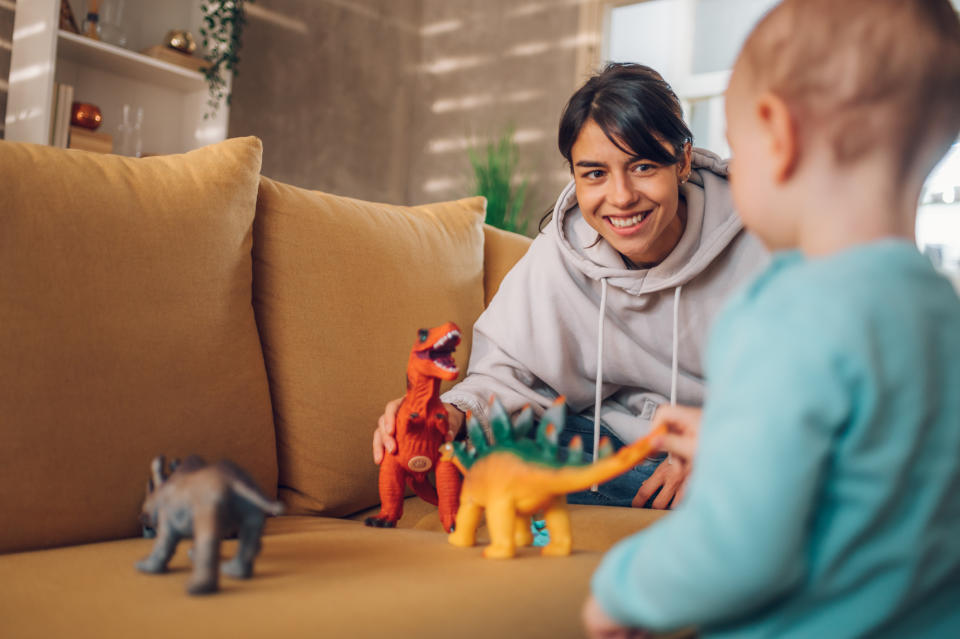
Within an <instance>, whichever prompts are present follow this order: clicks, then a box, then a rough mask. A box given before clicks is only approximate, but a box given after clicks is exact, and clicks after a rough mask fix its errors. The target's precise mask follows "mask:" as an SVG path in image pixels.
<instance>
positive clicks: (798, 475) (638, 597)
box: [592, 316, 850, 630]
mask: <svg viewBox="0 0 960 639" xmlns="http://www.w3.org/2000/svg"><path fill="white" fill-rule="evenodd" d="M736 319H737V321H731V322H727V323H726V324H725V325H724V328H725V329H727V330H726V331H725V332H723V333H722V334H721V333H720V331H717V332H715V334H714V336H713V338H714V340H715V341H717V342H718V346H717V347H716V348H713V349H712V350H711V352H710V358H709V359H708V362H707V364H708V371H707V372H708V378H709V379H711V380H715V381H714V383H712V384H711V386H710V390H709V396H708V400H707V404H706V406H705V409H704V413H703V429H702V432H701V434H700V445H699V452H697V453H696V457H697V463H696V467H695V468H694V470H693V473H692V475H691V478H690V483H689V487H688V491H687V496H686V499H685V500H684V502H683V503H682V504H681V505H680V506H679V508H678V509H677V510H676V512H675V513H674V514H672V515H671V516H669V517H666V518H664V519H663V520H661V521H660V522H658V523H657V524H655V525H654V526H652V527H651V528H649V529H648V530H645V531H643V532H641V533H638V534H637V535H635V536H633V537H631V538H629V539H627V540H625V541H623V542H621V543H620V544H618V545H617V546H615V547H614V548H613V549H612V550H611V551H610V552H609V553H608V554H607V556H606V557H605V558H604V560H603V562H602V563H601V565H600V567H599V568H598V570H597V573H596V574H595V575H594V578H593V582H592V586H593V594H594V596H595V597H596V598H597V600H598V602H599V604H600V605H601V606H602V608H603V610H604V611H606V612H607V613H608V614H609V615H610V616H611V617H612V618H613V619H614V620H615V621H616V622H617V623H620V624H622V625H624V626H628V627H643V628H650V629H652V630H670V629H675V628H679V627H684V626H690V625H697V626H699V625H708V626H709V625H711V624H717V623H721V622H729V621H730V620H732V619H742V618H744V617H745V616H749V614H750V613H752V612H755V611H758V610H760V609H762V608H763V607H764V606H765V605H767V604H769V603H770V602H772V601H774V600H775V599H777V598H778V597H781V596H783V595H785V594H786V593H788V592H789V591H790V590H791V589H792V588H794V587H795V586H796V585H797V584H799V583H800V582H801V580H802V579H803V577H804V575H805V571H806V557H805V552H806V545H807V543H808V540H807V535H808V531H809V530H810V529H811V522H812V520H813V518H814V517H815V514H816V513H815V503H816V499H817V496H818V490H819V488H820V486H821V479H822V476H823V473H824V468H825V466H826V463H827V460H828V456H829V452H830V447H831V444H832V441H833V436H834V431H835V429H836V428H838V427H839V425H841V424H843V423H844V421H845V420H846V419H847V416H848V415H849V412H850V409H849V403H850V399H849V397H850V392H849V387H848V386H847V383H846V381H845V380H844V379H842V377H841V375H840V373H839V372H838V371H837V370H836V361H837V357H836V353H837V350H836V348H834V347H832V346H829V345H828V344H829V343H830V340H829V339H827V338H824V339H823V340H821V339H820V337H819V336H811V335H810V333H809V331H807V335H806V337H812V338H813V339H807V340H801V339H797V335H798V334H802V333H803V332H804V331H802V330H800V331H798V329H797V328H796V327H793V326H790V325H789V324H790V323H789V322H788V321H786V319H782V318H781V319H780V321H777V322H771V321H769V318H762V317H761V318H758V319H757V321H749V320H750V319H751V318H749V317H742V316H738V317H737V318H736ZM687 439H688V440H689V438H687ZM689 443H690V442H689V441H684V442H682V443H680V445H677V446H674V448H676V449H677V451H678V454H680V453H684V454H689V452H690V447H689V446H688V445H686V444H689Z"/></svg>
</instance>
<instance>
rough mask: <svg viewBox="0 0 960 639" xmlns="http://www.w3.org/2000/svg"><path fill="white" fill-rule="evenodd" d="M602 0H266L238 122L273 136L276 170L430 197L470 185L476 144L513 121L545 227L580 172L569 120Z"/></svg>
mask: <svg viewBox="0 0 960 639" xmlns="http://www.w3.org/2000/svg"><path fill="white" fill-rule="evenodd" d="M595 4H596V0H548V1H533V0H528V1H523V0H520V1H517V0H512V1H511V0H258V1H257V2H256V4H250V5H248V14H249V15H248V25H247V29H246V31H245V33H244V43H243V51H242V53H241V62H240V66H239V72H240V73H239V75H238V76H237V77H236V78H235V81H234V94H233V100H232V110H231V115H230V130H229V134H230V135H231V136H235V135H258V136H259V137H261V138H262V139H263V140H264V169H263V171H264V174H265V175H268V176H271V177H274V178H276V179H279V180H283V181H285V182H290V183H292V184H296V185H298V186H303V187H307V188H315V189H321V190H325V191H330V192H333V193H338V194H342V195H348V196H352V197H358V198H363V199H369V200H379V201H388V202H393V203H400V204H419V203H424V202H428V201H437V200H444V199H451V198H458V197H464V196H466V195H470V194H471V172H470V165H469V160H468V158H467V150H466V149H467V147H468V146H469V145H471V144H478V143H482V142H484V141H485V140H486V139H488V138H490V137H491V136H494V137H495V136H497V135H499V134H500V133H501V132H502V131H503V130H505V128H506V127H507V126H508V125H512V126H513V127H514V129H515V130H516V139H517V141H518V143H519V146H520V162H519V163H520V167H519V168H520V170H521V172H522V173H523V175H524V176H526V177H529V178H530V179H531V188H530V193H529V195H528V198H527V207H526V214H527V217H528V219H530V220H532V222H533V223H532V225H531V227H530V229H528V230H529V231H531V232H533V231H535V228H536V220H538V219H539V217H540V215H541V214H542V212H543V211H544V210H545V209H546V208H548V207H550V206H551V205H552V204H553V202H554V199H555V198H556V196H557V194H558V192H559V190H560V188H562V187H563V185H564V184H565V183H566V181H567V180H568V179H569V172H568V170H567V168H566V167H565V165H564V163H563V160H562V158H561V157H560V154H559V153H558V151H557V150H556V128H557V124H558V122H559V117H560V111H561V109H562V107H563V105H564V104H565V102H566V100H567V99H568V98H569V96H570V94H571V93H572V91H573V90H574V89H575V88H576V86H577V85H578V84H579V83H580V81H581V79H582V78H581V77H578V73H577V69H578V68H582V67H583V63H582V59H583V55H584V45H585V43H586V44H591V43H594V42H595V40H596V34H595V33H593V32H589V30H587V31H584V32H583V33H581V31H583V30H582V29H581V25H582V24H583V23H584V17H583V16H584V7H585V6H588V5H591V6H592V5H595ZM579 75H581V76H582V74H579Z"/></svg>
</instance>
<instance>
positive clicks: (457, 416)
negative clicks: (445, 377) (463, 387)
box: [373, 397, 464, 464]
mask: <svg viewBox="0 0 960 639" xmlns="http://www.w3.org/2000/svg"><path fill="white" fill-rule="evenodd" d="M402 401H403V398H402V397H400V398H399V399H393V400H390V401H389V402H387V405H386V406H385V407H384V409H383V415H381V416H380V419H378V420H377V428H376V430H374V431H373V461H374V463H375V464H379V463H380V462H382V461H383V453H384V451H386V452H388V453H391V454H392V453H395V452H397V439H396V437H394V433H395V432H396V430H397V410H398V409H399V408H400V403H401V402H402ZM443 406H444V408H446V409H447V423H448V424H449V427H450V431H449V434H448V437H449V438H451V439H452V437H453V436H454V435H456V434H457V433H459V432H460V427H461V426H463V420H464V416H463V413H461V412H460V409H459V408H457V407H456V406H454V405H453V404H444V405H443Z"/></svg>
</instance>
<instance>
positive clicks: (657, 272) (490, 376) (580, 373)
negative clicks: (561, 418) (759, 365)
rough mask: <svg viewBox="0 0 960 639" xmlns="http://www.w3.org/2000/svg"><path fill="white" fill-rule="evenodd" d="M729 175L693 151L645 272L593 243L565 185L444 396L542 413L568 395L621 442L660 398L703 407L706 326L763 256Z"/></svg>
mask: <svg viewBox="0 0 960 639" xmlns="http://www.w3.org/2000/svg"><path fill="white" fill-rule="evenodd" d="M726 176H727V164H726V162H725V161H722V160H721V159H720V158H718V157H717V156H716V155H714V154H712V153H710V152H709V151H703V150H700V149H695V150H694V152H693V171H692V173H691V175H690V179H689V181H688V182H687V183H686V184H684V185H683V186H682V187H681V191H680V192H681V194H682V195H683V197H684V198H686V202H687V224H686V228H685V229H684V232H683V236H682V237H681V238H680V241H679V243H678V244H677V246H676V247H675V248H674V249H673V251H672V252H671V253H670V255H668V256H667V257H666V259H664V260H663V262H661V263H660V264H658V265H656V266H654V267H652V268H649V269H629V268H627V266H626V265H625V264H624V262H623V259H622V258H621V256H620V254H619V253H617V252H616V250H614V249H613V247H611V246H610V245H609V244H608V243H607V242H606V241H604V240H600V241H599V242H597V241H596V240H597V232H596V231H594V230H593V229H592V228H591V227H590V226H589V225H588V224H587V222H586V221H585V220H584V219H583V216H582V215H581V213H580V208H579V206H578V205H577V199H576V191H575V189H574V184H573V183H572V182H571V183H570V184H569V185H568V186H567V187H566V188H565V189H564V190H563V192H562V193H561V194H560V197H559V199H558V200H557V204H556V207H555V208H554V215H553V218H552V219H551V221H550V224H549V226H548V227H547V228H546V229H545V230H544V232H543V233H541V234H540V235H539V236H537V238H536V239H535V240H534V241H533V243H532V244H531V246H530V249H529V250H528V251H527V253H526V255H524V257H523V258H522V259H521V260H520V261H519V262H518V263H517V264H516V266H514V268H513V269H512V270H511V271H510V272H509V273H508V274H507V276H506V277H505V278H504V280H503V282H502V283H501V285H500V289H499V290H498V291H497V294H496V296H494V298H493V300H492V301H491V303H490V306H489V307H488V308H487V309H486V310H485V311H484V312H483V314H482V315H481V316H480V318H479V319H478V320H477V322H476V324H475V325H474V328H473V352H472V353H471V356H470V364H469V367H468V370H467V376H466V377H465V378H464V380H463V381H462V382H460V383H459V384H457V385H456V386H455V387H454V388H452V389H451V390H450V391H448V392H447V393H445V394H444V395H443V396H442V398H441V399H442V400H443V401H444V402H448V403H450V404H453V405H455V406H457V407H458V408H460V409H461V410H463V411H464V412H466V411H468V410H470V411H473V413H474V414H475V415H477V416H478V417H480V418H481V419H485V418H486V417H487V404H488V399H489V397H490V395H491V394H496V395H497V396H498V397H499V398H500V400H501V401H502V402H503V404H504V406H505V407H506V408H507V410H508V412H511V413H513V412H514V411H516V410H519V409H520V408H521V407H522V406H523V405H524V404H528V403H529V404H531V405H532V407H533V408H534V409H535V410H536V411H537V413H538V414H539V413H541V412H542V410H543V409H545V408H546V407H547V406H549V405H550V403H551V402H552V401H553V399H554V398H556V397H557V396H558V395H564V396H566V399H567V406H568V407H569V408H570V409H571V410H572V411H575V412H582V413H585V414H589V415H590V416H591V417H593V418H594V419H596V416H597V413H598V412H599V415H600V419H601V420H602V421H603V423H604V424H606V425H607V426H608V427H610V428H611V429H612V430H613V431H614V432H615V433H616V434H617V435H618V436H619V437H620V438H621V439H623V440H624V441H625V442H628V443H629V442H631V441H634V440H635V439H637V438H638V437H641V436H642V435H644V434H645V433H646V432H647V431H648V430H649V428H650V419H651V417H652V416H653V412H654V410H656V407H657V406H658V405H660V404H661V403H663V402H666V401H669V400H668V398H669V399H670V400H674V401H676V402H677V403H681V404H690V405H701V404H702V403H703V397H704V380H703V365H702V361H701V360H702V355H703V353H704V348H705V346H706V341H707V331H708V329H709V327H710V324H711V323H712V321H713V319H714V317H715V316H716V315H717V312H718V311H719V310H720V309H721V307H722V305H723V303H724V301H725V300H726V299H727V297H728V296H729V295H730V294H731V293H732V292H733V291H734V290H735V289H736V288H737V287H738V286H739V285H740V284H741V283H743V282H744V281H745V279H746V278H748V277H749V276H750V275H752V274H753V273H755V272H757V271H759V270H760V268H762V267H763V265H764V264H765V263H766V261H767V258H768V255H767V252H766V250H765V249H764V248H763V246H762V245H761V244H760V242H759V241H758V240H757V239H756V238H754V237H753V236H751V235H749V234H747V233H746V231H744V229H743V225H742V224H741V222H740V219H739V217H737V214H736V212H735V211H734V208H733V203H732V201H731V199H730V188H729V185H728V183H727V177H726ZM681 291H682V292H681ZM597 404H599V405H600V410H599V411H596V406H597Z"/></svg>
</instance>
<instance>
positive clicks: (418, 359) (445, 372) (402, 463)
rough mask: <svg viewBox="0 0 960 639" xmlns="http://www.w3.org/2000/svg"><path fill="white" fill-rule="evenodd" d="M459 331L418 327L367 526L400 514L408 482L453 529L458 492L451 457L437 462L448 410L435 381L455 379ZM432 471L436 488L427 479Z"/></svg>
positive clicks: (385, 523) (387, 523)
mask: <svg viewBox="0 0 960 639" xmlns="http://www.w3.org/2000/svg"><path fill="white" fill-rule="evenodd" d="M459 343H460V329H459V328H458V327H457V325H456V324H454V323H453V322H447V323H446V324H443V325H442V326H437V327H436V328H431V329H430V330H427V329H424V328H421V329H420V330H419V331H418V332H417V341H416V342H414V344H413V348H412V349H411V351H410V359H409V360H408V362H407V393H406V395H404V397H403V401H402V402H401V403H400V407H399V408H398V409H397V417H396V431H395V437H396V440H397V450H396V452H395V453H393V454H391V453H385V454H384V456H383V460H382V461H381V462H380V480H379V487H380V513H379V514H378V515H377V516H376V517H367V519H366V520H365V521H364V523H365V524H366V525H368V526H378V527H385V528H390V527H393V526H396V525H397V520H399V519H400V516H401V515H402V514H403V492H404V487H405V485H406V484H407V483H409V484H410V486H411V487H412V488H413V491H414V492H415V493H416V494H417V495H418V496H419V497H420V498H421V499H423V500H424V501H427V502H429V503H431V504H434V505H439V508H440V522H441V523H442V524H443V527H444V529H445V530H446V531H448V532H449V531H450V530H452V528H453V522H454V518H455V517H456V515H457V503H458V500H459V496H460V474H459V473H458V472H457V469H456V467H455V466H454V465H453V464H452V463H450V461H449V460H448V461H440V446H441V444H443V442H444V441H446V439H447V436H448V433H449V430H450V428H449V425H448V423H447V409H446V408H444V406H443V402H441V401H440V382H441V381H442V380H451V379H455V378H456V377H457V373H459V370H458V369H457V365H456V363H455V362H454V361H453V351H454V349H455V348H456V347H457V345H458V344H459ZM431 469H433V470H434V473H435V480H436V484H437V486H436V489H434V487H433V486H432V485H431V484H430V482H429V481H428V479H427V473H428V472H429V471H430V470H431Z"/></svg>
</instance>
